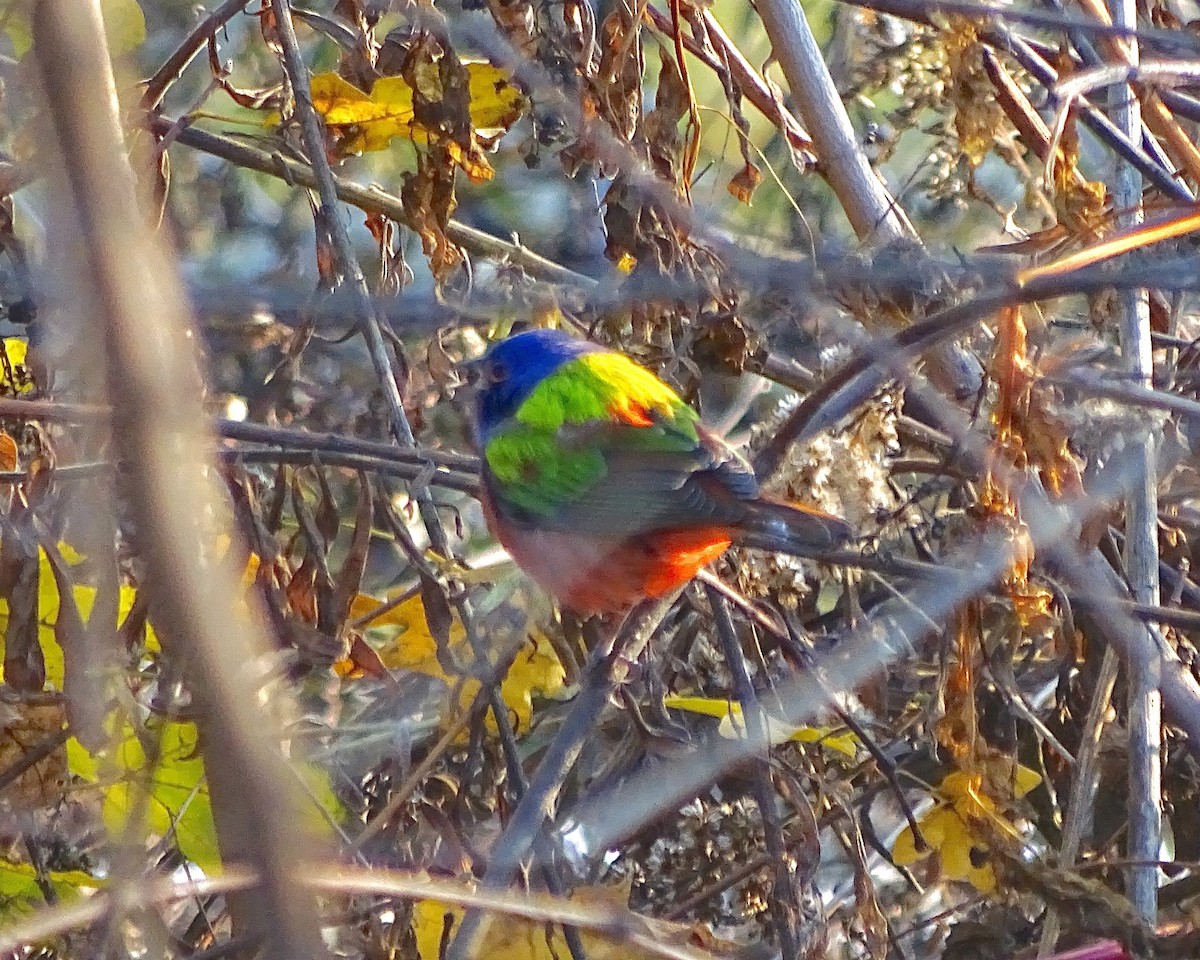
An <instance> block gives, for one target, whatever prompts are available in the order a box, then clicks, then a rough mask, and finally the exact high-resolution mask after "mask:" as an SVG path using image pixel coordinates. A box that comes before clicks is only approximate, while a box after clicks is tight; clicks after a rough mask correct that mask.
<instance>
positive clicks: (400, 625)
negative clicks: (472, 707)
mask: <svg viewBox="0 0 1200 960" xmlns="http://www.w3.org/2000/svg"><path fill="white" fill-rule="evenodd" d="M383 605H384V603H383V601H381V600H376V599H375V598H374V597H368V596H365V595H363V594H359V595H358V596H357V597H355V598H354V601H353V603H352V604H351V606H350V616H351V619H357V618H359V617H363V616H366V615H367V614H369V613H371V611H373V610H377V609H379V608H380V607H382V606H383ZM371 628H387V629H386V631H379V632H381V633H386V635H387V637H386V640H384V641H383V642H377V643H376V644H374V647H375V650H376V652H377V653H378V654H379V659H380V660H381V661H382V662H383V664H384V666H386V667H387V668H388V669H390V670H413V671H415V672H417V673H423V674H425V675H426V676H430V677H436V678H438V679H439V680H444V681H445V682H446V683H447V685H449V686H454V685H455V684H456V683H457V682H458V680H459V678H458V677H456V676H450V675H448V674H447V673H446V671H445V669H444V668H443V667H442V664H441V663H440V662H439V661H438V656H437V653H438V651H437V641H436V640H435V639H434V638H433V636H431V635H430V633H429V624H428V623H427V622H426V619H425V607H424V604H423V603H422V601H421V597H420V596H413V597H410V598H409V599H407V600H405V601H404V602H403V603H401V604H398V605H397V606H395V607H393V608H392V609H391V610H388V611H387V612H385V613H383V614H381V615H379V616H378V617H376V618H375V619H374V620H372V621H371V623H370V625H369V629H371ZM531 644H532V647H531V646H530V645H529V644H527V645H526V646H524V647H522V648H521V650H520V652H519V653H518V654H517V657H516V660H515V661H513V665H512V667H510V668H509V671H508V673H507V674H506V675H505V677H504V680H503V681H502V682H501V684H500V694H501V696H502V697H503V698H504V702H505V703H506V704H507V705H508V708H509V709H510V710H512V712H513V714H514V716H515V719H516V726H517V728H518V729H521V728H527V727H528V725H529V721H530V718H531V717H532V716H533V697H534V696H539V697H549V696H553V695H554V694H555V693H557V692H558V691H559V690H561V689H562V686H563V682H564V680H565V674H564V673H563V668H562V664H560V663H559V662H558V657H557V655H556V654H555V653H554V647H553V646H552V645H551V643H550V641H549V640H548V639H547V638H546V636H545V634H543V633H542V632H541V631H539V630H533V631H531ZM450 652H451V654H452V655H453V656H454V658H455V659H456V661H457V662H459V663H463V664H469V663H471V661H472V659H473V653H472V651H471V647H470V644H469V643H468V642H467V640H466V633H465V632H464V631H463V628H462V624H461V623H460V622H459V621H458V618H457V617H456V618H455V619H454V621H453V623H452V624H451V627H450ZM478 690H479V682H478V681H476V680H468V681H466V682H465V683H463V684H462V692H461V695H460V698H459V703H460V705H461V706H466V705H468V704H470V703H471V701H472V700H473V699H474V698H475V694H476V693H477V692H478ZM488 723H489V724H492V723H494V721H493V720H492V718H491V716H490V715H489V717H488Z"/></svg>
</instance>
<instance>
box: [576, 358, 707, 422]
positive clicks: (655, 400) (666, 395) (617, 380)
mask: <svg viewBox="0 0 1200 960" xmlns="http://www.w3.org/2000/svg"><path fill="white" fill-rule="evenodd" d="M578 362H579V365H580V366H581V367H583V368H584V369H585V370H588V371H591V372H592V373H594V374H596V376H597V377H599V378H600V379H601V380H602V381H603V382H604V383H605V384H607V385H608V386H610V387H611V388H612V389H613V393H614V394H615V397H613V396H610V398H609V400H610V402H611V401H612V400H614V399H617V400H624V401H627V402H628V403H629V404H631V405H635V406H637V407H641V408H642V409H644V410H658V411H660V412H662V413H668V414H669V413H674V412H675V411H676V410H677V409H678V408H679V407H681V406H683V405H684V403H683V400H682V399H680V397H679V394H677V393H676V392H675V391H674V390H672V389H671V388H670V387H669V386H667V384H665V383H663V381H662V380H660V379H659V378H658V377H656V376H655V375H654V374H652V373H651V372H650V371H649V370H647V369H646V368H645V367H639V366H638V365H637V364H636V363H634V362H633V361H632V360H630V359H629V358H628V357H627V356H625V355H624V354H621V353H589V354H585V355H584V356H582V357H580V358H579V361H578Z"/></svg>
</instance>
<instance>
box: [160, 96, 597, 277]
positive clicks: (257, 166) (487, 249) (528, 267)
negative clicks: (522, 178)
mask: <svg viewBox="0 0 1200 960" xmlns="http://www.w3.org/2000/svg"><path fill="white" fill-rule="evenodd" d="M177 122H178V121H176V120H172V119H170V118H167V117H156V118H153V119H152V120H151V122H150V125H151V129H152V130H154V132H155V133H157V134H159V135H160V136H161V135H164V134H166V133H167V132H169V131H171V130H173V129H174V127H175V124H176V123H177ZM175 142H176V143H178V144H181V145H182V146H185V147H191V148H192V149H193V150H200V151H201V152H203V153H207V154H210V155H212V156H214V157H220V158H221V159H222V160H228V161H229V162H230V163H232V164H236V165H237V166H239V167H245V168H246V169H247V170H256V171H258V172H259V173H265V174H267V175H269V176H272V177H278V178H279V179H280V180H286V181H288V182H291V183H298V184H300V185H301V186H304V187H308V188H310V189H315V188H316V186H317V178H316V175H315V174H314V173H313V170H312V168H311V167H309V166H308V165H306V164H303V163H297V162H296V161H295V160H291V159H289V158H287V157H284V156H281V155H280V154H278V153H268V152H267V151H265V150H259V149H257V148H256V147H251V146H248V145H247V144H244V143H240V142H239V141H237V140H232V139H230V138H229V137H223V136H220V135H219V134H215V133H209V132H208V131H207V130H199V129H197V128H196V127H190V126H184V127H183V128H182V129H180V130H179V131H178V134H177V135H176V137H175ZM333 181H334V187H335V188H336V190H337V195H338V197H339V198H341V199H342V200H343V201H345V202H346V203H349V204H352V205H353V206H355V207H358V208H359V209H360V210H365V211H368V212H375V213H381V214H383V215H384V216H386V217H388V218H389V219H391V220H395V221H396V222H398V223H403V224H408V225H410V226H411V225H412V217H411V215H410V214H409V212H408V211H407V210H405V209H404V204H403V202H402V201H401V200H400V198H399V197H397V196H393V195H392V194H390V193H387V192H386V191H384V190H381V189H380V188H378V187H364V186H362V185H361V184H358V183H355V182H354V181H352V180H346V179H344V178H342V177H336V176H335V177H334V178H333ZM446 236H447V237H449V238H450V239H451V240H452V241H454V242H455V243H456V244H458V245H459V246H462V247H465V248H466V249H468V250H470V251H471V252H472V253H475V254H478V255H479V256H484V257H494V258H495V259H497V260H507V261H508V262H509V263H514V264H516V265H517V266H519V267H521V268H523V269H524V270H525V271H526V272H528V273H529V274H530V275H531V276H534V277H539V278H541V279H543V280H547V281H550V282H551V283H562V284H565V285H567V286H572V287H580V288H582V289H592V288H594V287H595V286H596V281H595V280H593V279H592V278H591V277H585V276H584V275H583V274H581V273H576V272H575V271H573V270H568V269H567V268H566V267H564V266H562V265H560V264H557V263H555V262H554V261H552V260H548V259H546V258H545V257H542V256H539V255H538V254H536V253H534V252H533V251H532V250H530V249H529V248H528V247H524V246H522V245H521V244H519V243H513V242H509V241H507V240H501V239H500V238H499V237H494V236H492V235H491V234H490V233H486V232H485V231H483V230H477V229H476V228H475V227H470V226H467V225H466V224H464V223H462V222H461V221H459V220H451V221H450V222H449V224H447V226H446Z"/></svg>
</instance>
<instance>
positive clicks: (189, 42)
mask: <svg viewBox="0 0 1200 960" xmlns="http://www.w3.org/2000/svg"><path fill="white" fill-rule="evenodd" d="M249 2H250V0H225V2H224V3H222V4H221V5H220V6H219V7H217V9H216V10H214V11H213V12H212V13H210V14H208V15H207V16H206V17H205V18H204V19H203V20H201V21H200V22H199V23H197V24H196V26H195V27H193V28H192V30H191V32H190V33H189V34H188V35H187V36H186V37H184V38H183V42H181V43H180V44H179V46H178V47H176V48H175V52H174V53H172V54H171V55H170V56H169V57H168V58H167V59H166V60H165V61H163V65H162V66H161V67H159V68H158V70H157V71H156V72H155V74H154V76H152V77H151V78H150V79H149V80H147V81H146V90H145V92H144V93H143V94H142V106H143V107H144V108H145V109H146V110H157V109H158V107H159V106H160V105H161V104H162V101H163V97H165V96H166V95H167V91H168V90H170V89H171V85H172V84H173V83H174V82H175V81H176V80H178V79H179V78H180V77H181V76H182V75H183V71H184V70H186V69H187V66H188V64H189V63H191V62H192V60H194V59H195V58H196V55H197V54H198V53H199V52H200V51H201V50H203V49H204V46H205V44H207V43H208V40H209V37H211V36H213V35H214V34H215V33H216V32H217V31H218V30H220V29H221V27H223V26H224V25H225V24H226V23H228V22H229V21H230V20H231V19H233V18H234V17H235V16H237V14H238V13H239V12H240V11H241V10H243V9H244V8H245V7H246V5H247V4H248V3H249Z"/></svg>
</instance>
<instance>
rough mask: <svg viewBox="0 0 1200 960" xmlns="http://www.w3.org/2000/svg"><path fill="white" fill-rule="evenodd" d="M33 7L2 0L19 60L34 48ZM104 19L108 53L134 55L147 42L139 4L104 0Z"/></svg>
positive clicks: (1, 12)
mask: <svg viewBox="0 0 1200 960" xmlns="http://www.w3.org/2000/svg"><path fill="white" fill-rule="evenodd" d="M28 7H29V4H28V3H27V2H25V0H0V24H2V25H3V26H0V30H2V31H3V33H4V34H5V35H6V36H7V37H8V40H9V42H10V43H11V44H12V50H13V56H15V57H16V58H17V59H18V60H19V59H20V58H21V57H23V56H25V54H27V53H28V52H29V50H30V48H31V47H32V46H33V31H32V30H31V29H30V26H29V12H28ZM100 12H101V14H102V15H103V16H104V32H105V34H106V35H107V37H108V52H109V53H110V54H111V55H112V56H114V57H119V56H121V55H122V54H126V53H132V52H133V51H134V50H136V49H137V48H138V47H140V46H141V45H142V43H143V41H145V39H146V15H145V14H144V13H142V8H141V6H140V5H139V4H138V0H100Z"/></svg>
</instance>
